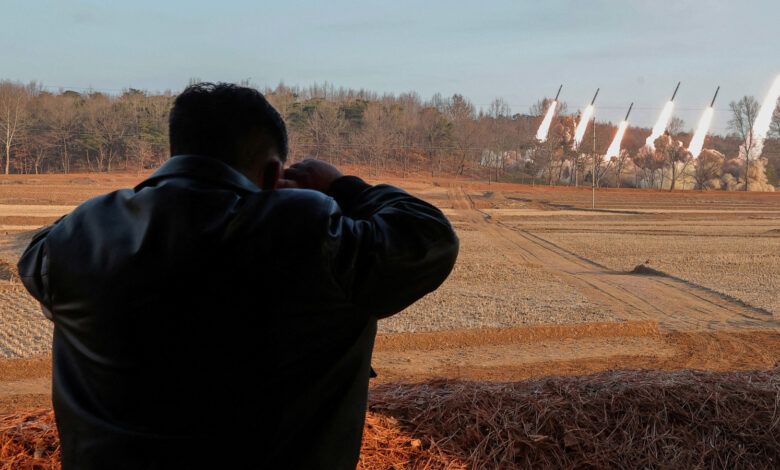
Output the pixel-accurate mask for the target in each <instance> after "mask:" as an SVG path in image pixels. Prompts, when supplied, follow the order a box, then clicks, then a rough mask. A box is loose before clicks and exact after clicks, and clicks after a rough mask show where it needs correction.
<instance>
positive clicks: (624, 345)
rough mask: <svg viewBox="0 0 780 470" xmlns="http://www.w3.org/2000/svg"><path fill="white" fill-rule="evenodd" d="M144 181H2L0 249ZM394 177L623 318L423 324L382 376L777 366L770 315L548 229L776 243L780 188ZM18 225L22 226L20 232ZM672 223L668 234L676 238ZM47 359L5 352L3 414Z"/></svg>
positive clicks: (515, 259) (396, 340) (34, 391)
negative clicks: (698, 234) (727, 235)
mask: <svg viewBox="0 0 780 470" xmlns="http://www.w3.org/2000/svg"><path fill="white" fill-rule="evenodd" d="M141 179H143V175H115V174H111V175H42V176H36V177H35V178H32V179H25V178H24V177H20V176H14V177H0V206H3V207H2V208H0V209H1V210H0V234H2V232H1V230H3V229H2V226H3V225H5V226H7V227H17V228H16V229H8V230H7V231H10V234H8V235H4V236H3V237H0V254H5V255H4V256H2V258H3V259H5V261H8V260H9V259H11V258H12V257H13V256H14V255H15V256H18V254H19V253H21V250H22V249H23V248H24V245H25V244H26V240H29V236H30V235H31V233H32V230H33V229H34V227H38V226H41V225H43V224H46V223H50V222H51V221H52V220H54V219H55V218H56V217H58V216H60V215H62V214H64V213H65V212H67V211H68V210H70V207H73V206H75V205H77V204H79V203H80V202H83V201H84V200H85V199H87V198H88V197H92V196H96V195H98V194H101V193H105V192H107V191H110V190H113V189H117V188H120V187H132V186H133V185H134V184H137V183H138V182H139V181H140V180H141ZM390 182H391V183H393V184H396V185H398V186H401V187H404V188H406V189H407V190H409V191H411V192H413V193H415V194H418V195H419V196H421V197H423V198H424V199H426V200H428V201H429V202H431V203H433V204H435V205H437V206H439V207H441V208H442V209H443V210H445V211H446V212H447V214H448V216H449V217H450V218H451V220H452V222H453V224H454V225H455V226H456V228H458V230H463V231H474V232H479V233H480V234H484V235H485V237H487V238H488V239H489V240H490V243H491V246H493V247H495V248H496V249H497V250H499V251H500V252H501V253H502V256H504V257H505V258H506V260H507V263H509V264H512V265H517V266H519V265H522V266H526V267H529V269H534V270H538V271H544V272H545V273H547V274H548V275H549V276H552V277H554V279H555V280H556V282H558V283H559V284H556V286H557V285H560V286H562V287H563V288H565V289H566V290H567V291H571V292H575V293H576V294H577V295H578V296H580V298H584V299H586V300H587V303H588V305H589V308H592V309H596V310H597V311H598V310H603V311H604V312H609V315H608V316H606V317H599V316H594V317H593V318H607V319H615V320H616V321H610V322H604V321H599V322H585V323H576V324H571V323H570V324H544V325H532V326H519V325H515V326H508V327H505V328H473V329H462V328H454V329H449V330H445V331H421V329H424V328H422V327H424V326H425V325H421V328H420V329H417V330H414V329H410V330H408V331H410V332H406V333H399V334H382V335H380V336H379V337H378V338H377V341H376V350H375V355H374V360H373V364H374V367H375V369H376V370H377V372H378V373H379V377H378V378H377V379H374V380H373V381H372V384H374V385H376V384H381V383H385V382H390V381H420V380H426V379H429V378H433V377H446V378H468V379H485V380H519V379H523V378H528V377H536V376H545V375H551V374H561V375H571V374H583V373H588V372H596V371H601V370H605V369H613V368H657V369H666V370H676V369H682V368H697V369H715V370H724V371H726V370H737V369H751V368H752V369H755V368H771V367H773V366H774V365H775V364H776V363H778V361H780V321H779V320H778V319H777V317H776V315H774V314H773V313H772V312H771V311H768V310H766V309H764V308H759V307H755V306H753V305H751V304H750V303H747V302H745V301H743V300H740V299H738V298H734V297H729V296H726V295H723V294H720V293H719V292H716V291H714V290H712V289H710V288H707V287H705V286H703V285H700V284H696V283H694V282H690V281H686V280H683V279H680V278H677V277H674V276H659V275H650V276H648V275H637V274H657V273H658V272H659V271H656V270H654V269H653V268H649V267H647V266H644V267H639V266H638V267H637V268H638V269H639V270H641V271H642V272H631V271H623V270H615V269H609V268H608V267H606V266H603V265H601V264H598V263H596V262H594V261H593V260H592V259H590V258H587V257H585V256H584V255H583V254H582V253H579V252H573V251H570V250H569V249H567V248H566V247H565V246H564V245H563V244H561V243H559V242H557V241H556V240H555V239H552V238H551V237H549V236H548V234H549V233H551V232H548V230H554V231H557V233H565V232H566V231H567V230H575V231H576V230H591V229H589V228H586V229H583V228H578V227H581V226H582V225H581V224H582V220H585V219H586V218H587V219H588V220H594V218H595V217H598V218H599V220H601V221H602V222H609V221H613V220H614V225H612V226H610V228H609V230H610V232H611V233H612V232H614V231H619V230H625V233H626V235H627V236H634V235H635V234H636V233H639V232H637V230H636V229H633V228H630V227H627V228H625V229H622V228H621V227H622V225H621V224H625V223H626V222H625V221H624V219H625V218H626V217H629V218H630V217H646V216H648V214H651V215H652V217H654V219H653V220H655V221H660V222H659V223H658V224H659V226H660V228H658V229H657V230H654V231H653V233H654V234H656V233H658V234H661V235H663V233H664V230H663V227H664V224H666V225H668V224H669V223H671V222H672V221H674V220H678V219H679V218H680V217H683V216H684V217H686V218H688V219H686V220H691V221H692V222H691V223H702V224H704V225H706V226H707V227H709V228H707V230H709V232H707V233H705V235H708V236H712V237H716V236H718V234H719V233H721V231H722V230H726V228H724V227H737V228H738V227H739V225H740V224H741V223H742V221H743V220H745V219H747V218H749V219H750V220H754V221H756V222H757V224H758V225H757V226H761V227H764V228H762V229H761V230H760V231H756V233H755V234H747V235H746V236H752V237H765V238H763V239H762V240H768V241H770V242H774V241H776V240H777V237H776V236H775V235H776V233H775V232H776V231H777V230H780V229H778V228H776V227H777V226H778V220H780V193H747V194H744V193H728V192H690V191H688V192H684V193H683V192H672V193H668V192H664V193H659V192H653V191H638V190H598V192H597V208H598V211H595V212H594V211H591V210H590V203H591V199H590V197H591V193H590V190H583V189H576V188H549V187H529V186H521V185H510V184H495V183H494V184H487V183H473V182H467V181H460V180H452V179H440V180H436V181H434V182H433V184H431V181H425V180H422V179H414V178H409V179H396V180H393V181H390ZM12 206H15V207H12ZM681 214H683V215H681ZM631 220H633V219H631ZM707 224H709V225H707ZM761 224H764V225H761ZM19 227H21V228H19ZM737 228H734V230H737ZM21 230H27V232H26V233H15V232H20V231H21ZM669 230H670V231H669V234H670V236H673V235H674V233H676V232H674V231H673V230H672V229H669ZM728 230H731V228H728ZM740 235H741V234H740ZM712 240H713V243H716V242H717V240H718V239H717V238H712ZM771 246H774V245H770V247H771ZM644 259H645V258H644V257H642V258H641V260H644ZM634 263H636V261H635V262H634ZM634 263H632V264H631V265H634ZM9 265H10V264H9ZM654 265H655V263H654ZM1 268H2V266H0V278H2V269H1ZM466 268H468V267H466ZM9 269H10V268H9ZM624 269H626V268H624ZM628 269H630V267H629V268H628ZM663 269H664V271H667V270H666V268H663ZM516 282H517V284H513V285H512V287H511V288H514V289H518V288H524V287H526V286H524V285H523V284H522V279H521V280H518V281H516ZM545 282H546V281H545ZM515 286H517V287H515ZM475 288H479V286H475ZM527 288H528V289H531V290H533V289H535V288H536V285H530V286H528V287H527ZM555 289H557V287H556V288H555ZM561 292H562V291H561ZM434 294H435V293H434ZM445 307H446V308H450V307H447V306H446V305H445ZM451 315H456V316H457V315H458V311H452V312H451ZM422 318H424V316H423V317H422ZM399 331H407V330H399ZM414 331H417V332H414ZM49 363H50V358H49V357H43V358H36V359H13V360H8V359H6V360H0V412H2V411H3V410H8V409H12V408H13V407H15V406H20V404H32V405H36V406H48V405H47V403H48V401H49V400H50V399H49V395H48V393H49V390H48V383H47V382H46V381H45V380H44V381H42V380H41V379H42V378H43V379H46V378H48V377H50V374H51V372H50V365H49ZM11 383H13V384H12V385H9V384H11ZM3 390H5V392H3ZM25 406H27V405H25Z"/></svg>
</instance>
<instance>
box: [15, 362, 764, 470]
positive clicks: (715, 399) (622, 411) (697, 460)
mask: <svg viewBox="0 0 780 470" xmlns="http://www.w3.org/2000/svg"><path fill="white" fill-rule="evenodd" d="M56 437H57V436H56V432H55V428H54V425H53V419H52V415H51V412H50V411H46V410H38V411H35V412H30V413H17V414H12V415H4V416H1V415H0V470H7V469H25V470H27V469H29V470H32V469H36V470H43V469H56V468H59V463H58V461H57V456H58V444H57V439H56ZM778 459H780V368H778V367H776V368H775V369H773V370H768V371H746V372H702V371H690V370H686V371H677V372H663V371H607V372H601V373H598V374H593V375H588V376H572V377H547V378H541V379H531V380H525V381H522V382H514V383H495V382H466V381H434V382H427V383H422V384H386V385H381V386H378V387H374V388H372V390H371V394H370V399H369V413H368V416H367V418H366V427H365V433H364V439H363V448H362V450H361V457H360V464H359V465H358V469H360V470H375V469H450V470H457V469H471V468H490V469H494V468H566V469H568V468H751V469H753V468H757V469H761V468H778V467H780V460H778Z"/></svg>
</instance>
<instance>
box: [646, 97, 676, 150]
mask: <svg viewBox="0 0 780 470" xmlns="http://www.w3.org/2000/svg"><path fill="white" fill-rule="evenodd" d="M680 83H681V82H677V86H676V87H674V93H672V99H670V100H669V101H668V102H667V103H666V105H664V109H663V111H661V115H660V116H658V120H657V121H656V122H655V126H653V132H652V133H651V134H650V137H648V138H647V140H645V145H646V146H648V147H650V149H651V150H655V139H657V138H659V137H661V134H663V133H664V131H665V130H666V126H668V125H669V119H671V118H672V112H673V111H674V97H675V96H677V90H679V89H680Z"/></svg>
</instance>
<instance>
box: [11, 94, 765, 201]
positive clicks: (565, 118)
mask: <svg viewBox="0 0 780 470" xmlns="http://www.w3.org/2000/svg"><path fill="white" fill-rule="evenodd" d="M261 91H262V92H263V94H264V95H265V96H266V97H267V99H268V100H269V101H270V102H271V103H272V104H273V105H274V106H275V107H276V108H277V109H278V110H279V112H280V113H281V114H282V115H283V117H284V118H285V120H286V122H287V126H288V132H289V139H290V155H289V156H288V160H289V161H291V162H294V161H299V160H302V159H304V158H320V159H324V160H327V161H330V162H332V163H334V164H337V165H354V166H359V167H361V168H365V169H366V171H369V172H371V174H373V175H381V174H382V173H384V172H388V173H393V174H397V175H399V176H402V177H405V176H407V175H428V176H434V177H436V176H444V175H447V176H463V177H470V178H478V179H489V180H493V181H496V180H499V181H513V182H526V183H536V184H565V185H588V186H590V185H591V184H594V185H597V186H613V187H614V186H617V187H656V188H665V189H675V187H676V188H677V189H694V188H695V189H711V188H714V189H719V188H723V189H741V187H740V184H741V185H742V186H745V184H744V183H745V180H744V175H745V173H747V174H749V176H750V180H749V181H750V185H751V187H750V189H756V190H767V188H768V187H770V186H776V185H777V184H778V183H777V175H776V170H775V169H776V168H779V167H780V142H779V140H780V139H779V138H780V126H779V125H778V122H780V119H779V118H780V112H776V113H775V119H774V121H773V125H772V130H771V133H770V138H769V139H768V140H767V142H766V145H765V146H764V150H763V154H762V157H763V158H761V159H760V160H758V161H756V162H751V163H750V165H753V166H752V167H751V168H745V164H744V161H743V160H744V159H737V158H736V157H737V155H738V153H739V147H740V144H741V143H742V142H743V140H744V139H741V138H740V132H739V131H740V129H739V126H738V125H737V124H735V123H732V125H731V127H732V132H731V133H730V134H729V135H728V136H718V135H711V136H708V138H707V140H706V141H705V145H704V148H705V150H704V151H703V152H702V154H701V155H700V156H699V158H696V159H694V158H693V156H692V155H690V153H688V152H686V151H685V150H684V146H685V145H687V143H688V142H689V141H690V139H691V130H689V129H685V127H686V124H685V123H684V122H682V121H681V120H680V119H677V118H674V119H672V121H671V122H670V125H669V127H668V129H667V132H666V134H665V135H664V136H661V137H660V138H659V142H657V145H656V149H655V150H653V151H650V149H649V148H647V147H645V138H646V137H647V135H648V134H649V133H650V130H649V129H647V128H633V127H629V129H628V131H627V133H626V135H625V137H624V139H623V144H622V147H621V148H622V150H621V152H620V155H619V156H618V157H614V158H612V159H611V160H609V161H604V158H603V155H604V153H605V152H606V149H607V147H608V146H609V144H610V141H611V139H612V137H613V136H614V134H615V131H616V125H615V124H613V123H609V122H607V123H604V122H596V123H595V129H594V126H593V125H591V126H589V128H588V130H587V134H586V137H585V139H584V142H583V145H582V147H583V148H581V149H575V148H574V147H573V132H574V126H575V124H576V122H577V120H578V118H579V111H574V112H571V113H570V112H569V110H568V109H567V106H566V104H565V103H561V106H560V107H559V109H560V111H559V113H558V114H557V115H556V117H555V120H554V122H553V125H552V126H551V128H550V133H549V137H548V139H547V140H546V141H544V142H539V141H538V140H536V138H535V133H536V131H537V128H538V127H539V123H540V121H541V119H542V115H543V114H544V112H545V110H546V109H547V106H548V103H549V99H548V98H544V99H540V100H539V101H538V102H537V103H536V104H534V105H533V106H531V107H530V109H528V112H527V113H525V114H517V113H516V114H512V113H511V112H510V108H509V106H508V104H507V103H506V102H505V101H504V100H502V99H501V98H497V99H495V100H494V101H493V102H492V103H491V104H490V105H489V106H488V107H487V108H486V109H477V107H476V106H475V105H474V104H473V103H471V102H470V101H469V99H468V98H466V97H464V96H462V95H459V94H454V95H452V96H449V97H445V96H442V95H440V94H436V95H434V96H433V97H431V98H430V99H428V100H424V99H422V98H421V97H420V96H419V95H418V94H416V93H403V94H399V95H391V94H385V95H380V94H377V93H374V92H371V91H366V90H353V89H345V88H336V87H334V86H332V85H327V84H326V85H313V86H310V87H288V86H285V85H283V84H280V85H278V86H277V87H276V88H273V89H264V90H261ZM175 97H176V95H175V94H174V93H172V92H164V93H154V94H153V93H148V92H146V91H143V90H138V89H133V88H130V89H127V90H124V91H123V92H121V93H117V94H107V93H104V92H99V91H89V90H87V91H83V92H77V91H74V90H66V89H65V90H62V89H61V90H58V91H57V92H51V91H48V90H47V89H46V88H45V87H43V86H42V85H41V84H38V83H35V82H33V83H28V84H22V83H17V82H13V81H9V80H5V81H2V82H0V143H2V152H3V155H2V156H3V165H4V171H5V173H6V174H10V173H15V174H22V173H24V174H37V173H52V172H59V173H72V172H110V171H137V172H142V171H145V170H148V169H152V168H155V167H156V166H158V165H160V164H161V163H162V162H163V161H165V160H166V159H167V158H168V157H169V150H168V135H167V132H168V131H167V120H168V112H169V109H170V107H171V105H172V103H173V100H174V99H175ZM748 99H751V100H753V102H754V101H755V100H754V99H752V98H750V97H745V98H744V99H743V100H748ZM740 104H741V103H732V104H731V112H732V113H737V112H740V108H739V106H738V105H740ZM749 104H750V103H748V105H749ZM735 106H736V107H735ZM745 111H746V112H750V109H746V110H745ZM732 121H734V120H732ZM586 144H587V145H586ZM728 175H730V176H728ZM740 182H741V183H740ZM675 185H676V186H675ZM770 190H771V188H770Z"/></svg>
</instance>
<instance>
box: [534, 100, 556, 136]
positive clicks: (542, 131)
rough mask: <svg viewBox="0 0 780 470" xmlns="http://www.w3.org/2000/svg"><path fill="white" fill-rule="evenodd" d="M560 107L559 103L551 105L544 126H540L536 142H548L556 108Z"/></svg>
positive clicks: (554, 102) (543, 122) (545, 116)
mask: <svg viewBox="0 0 780 470" xmlns="http://www.w3.org/2000/svg"><path fill="white" fill-rule="evenodd" d="M557 106H558V102H557V101H554V100H553V102H552V103H550V107H549V108H547V114H545V115H544V119H543V120H542V125H540V126H539V130H538V131H536V140H538V141H539V142H544V141H545V140H547V133H548V132H550V124H552V119H553V116H554V115H555V108H556V107H557Z"/></svg>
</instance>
